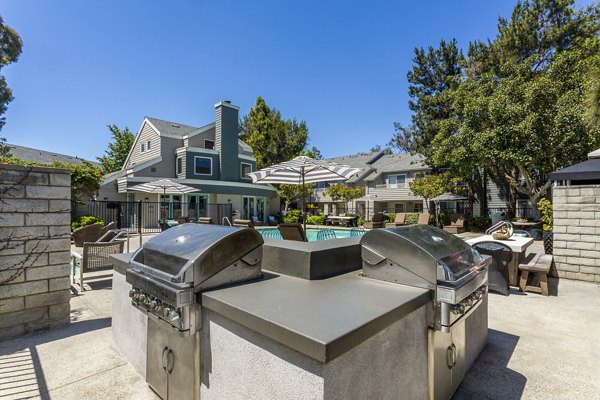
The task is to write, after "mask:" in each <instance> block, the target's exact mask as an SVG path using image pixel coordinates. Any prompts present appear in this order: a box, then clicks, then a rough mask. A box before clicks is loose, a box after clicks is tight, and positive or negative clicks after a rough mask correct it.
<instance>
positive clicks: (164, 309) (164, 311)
mask: <svg viewBox="0 0 600 400" xmlns="http://www.w3.org/2000/svg"><path fill="white" fill-rule="evenodd" d="M169 314H171V309H170V308H169V307H165V308H163V312H162V315H163V317H164V318H169Z"/></svg>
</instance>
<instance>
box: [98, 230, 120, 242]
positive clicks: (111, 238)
mask: <svg viewBox="0 0 600 400" xmlns="http://www.w3.org/2000/svg"><path fill="white" fill-rule="evenodd" d="M125 238H127V231H126V230H123V229H111V230H110V231H107V232H106V233H105V234H104V235H102V236H100V238H99V239H98V240H96V242H95V243H112V242H116V241H117V240H123V239H125Z"/></svg>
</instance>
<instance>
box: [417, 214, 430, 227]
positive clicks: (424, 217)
mask: <svg viewBox="0 0 600 400" xmlns="http://www.w3.org/2000/svg"><path fill="white" fill-rule="evenodd" d="M417 224H419V225H429V213H421V214H419V219H418V220H417Z"/></svg>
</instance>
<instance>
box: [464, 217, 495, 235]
mask: <svg viewBox="0 0 600 400" xmlns="http://www.w3.org/2000/svg"><path fill="white" fill-rule="evenodd" d="M491 225H492V218H491V217H490V216H489V215H484V216H482V217H469V224H468V226H469V231H470V232H483V231H485V230H486V229H487V228H489V227H490V226H491Z"/></svg>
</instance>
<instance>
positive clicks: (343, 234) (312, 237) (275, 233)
mask: <svg viewBox="0 0 600 400" xmlns="http://www.w3.org/2000/svg"><path fill="white" fill-rule="evenodd" d="M256 230H257V231H258V232H259V233H260V234H261V235H262V236H263V237H264V238H271V239H282V237H281V234H280V233H279V230H278V229H276V228H270V229H265V228H256ZM332 231H334V232H335V237H336V239H341V238H347V237H350V230H349V229H332ZM317 232H319V230H318V229H307V230H306V238H307V239H308V241H309V242H316V241H317Z"/></svg>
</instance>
